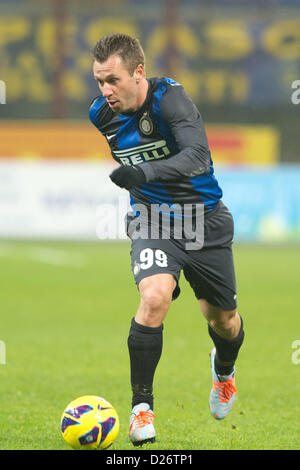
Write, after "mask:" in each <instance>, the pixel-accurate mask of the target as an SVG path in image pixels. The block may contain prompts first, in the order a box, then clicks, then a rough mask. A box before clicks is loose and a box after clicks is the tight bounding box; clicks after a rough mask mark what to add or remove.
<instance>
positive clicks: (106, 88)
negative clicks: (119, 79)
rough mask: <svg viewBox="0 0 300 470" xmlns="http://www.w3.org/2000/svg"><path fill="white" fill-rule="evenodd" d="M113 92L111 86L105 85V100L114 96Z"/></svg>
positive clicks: (103, 88)
mask: <svg viewBox="0 0 300 470" xmlns="http://www.w3.org/2000/svg"><path fill="white" fill-rule="evenodd" d="M112 94H113V92H112V89H111V88H110V86H109V85H106V84H105V85H103V87H102V95H103V96H104V98H109V97H110V96H112Z"/></svg>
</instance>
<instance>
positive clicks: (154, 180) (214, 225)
mask: <svg viewBox="0 0 300 470" xmlns="http://www.w3.org/2000/svg"><path fill="white" fill-rule="evenodd" d="M93 73H94V77H95V79H96V80H97V82H98V84H99V88H100V91H101V94H100V95H99V96H98V97H97V98H95V99H94V101H93V102H92V104H91V107H90V119H91V121H92V122H93V123H94V125H95V126H96V127H97V128H98V129H99V131H100V132H101V133H102V134H103V135H104V136H105V137H106V139H107V142H108V144H109V146H110V149H111V153H112V156H113V158H114V159H115V160H116V161H117V162H118V163H119V164H120V165H119V167H118V168H117V169H115V170H114V171H113V172H112V173H111V175H110V178H111V180H112V181H113V183H115V184H116V185H118V186H119V187H121V188H125V189H127V190H128V191H129V192H130V201H131V205H132V208H133V211H132V213H131V212H130V213H129V214H128V216H127V234H128V236H129V237H130V238H131V243H132V245H131V261H132V272H133V275H134V278H135V281H136V284H137V286H138V290H139V294H140V303H139V306H138V309H137V312H136V314H135V316H134V318H132V321H131V326H130V331H129V337H128V349H129V357H130V371H131V376H130V378H131V387H132V413H131V416H130V429H129V437H130V439H131V441H132V442H133V444H134V445H141V444H143V443H144V442H147V441H152V442H153V441H154V440H155V429H154V414H153V381H154V374H155V370H156V367H157V364H158V362H159V359H160V357H161V353H162V336H163V320H164V318H165V316H166V314H167V312H168V310H169V307H170V304H171V302H172V300H174V299H176V297H178V295H179V293H180V288H179V276H180V273H181V271H183V273H184V276H185V278H186V279H187V280H188V282H189V283H190V285H191V287H192V289H193V291H194V293H195V296H196V299H197V300H198V303H199V306H200V308H201V310H202V313H203V315H204V317H205V318H206V320H207V323H208V333H209V335H210V336H211V338H212V341H213V343H214V348H213V350H212V352H211V355H210V357H211V369H212V389H211V392H210V396H209V405H210V410H211V413H212V415H213V417H214V418H216V419H223V418H225V417H226V416H227V415H228V413H229V412H230V410H231V407H232V405H233V402H234V399H235V396H236V388H235V361H236V359H237V356H238V352H239V349H240V347H241V345H242V342H243V339H244V330H243V322H242V318H241V316H240V315H239V313H238V311H237V302H236V282H235V271H234V263H233V256H232V241H233V219H232V215H231V213H230V211H229V210H228V208H227V207H226V206H225V205H224V204H223V202H222V200H221V198H222V190H221V188H220V186H219V184H218V181H217V179H216V178H215V176H214V169H213V162H212V159H211V155H210V151H209V146H208V142H207V137H206V133H205V129H204V126H203V121H202V118H201V115H200V113H199V111H198V109H197V107H196V106H195V104H194V103H193V101H192V100H191V99H190V97H189V96H188V94H187V93H186V92H185V90H184V88H183V87H182V86H181V85H180V84H178V83H177V82H175V81H174V80H172V79H170V78H147V77H146V75H145V57H144V52H143V49H142V47H141V45H140V42H139V41H138V40H137V39H135V38H132V37H130V36H128V35H125V34H111V35H108V36H105V37H102V38H101V39H100V40H99V41H98V42H97V44H96V46H95V48H94V63H93ZM199 207H200V208H201V209H202V212H201V211H197V208H198V209H199ZM143 208H145V209H146V211H144V210H142V209H143ZM163 208H165V209H168V208H171V209H172V211H171V210H170V211H168V210H164V209H163ZM185 208H192V210H191V211H190V212H189V211H185V210H184V209H185ZM178 209H179V210H178ZM155 214H156V216H157V214H159V218H157V217H156V218H155V217H154V221H153V217H150V216H153V215H155ZM199 214H200V216H199ZM168 217H169V221H170V227H171V228H170V232H169V233H170V236H164V234H165V232H164V228H165V227H164V223H165V220H166V218H168ZM197 217H198V219H199V217H200V220H202V224H201V223H200V224H198V225H199V226H198V228H197V223H198V222H199V220H197ZM149 220H150V221H149ZM178 220H180V221H181V222H182V221H184V222H185V223H186V224H187V226H188V224H189V230H187V231H184V230H183V229H182V226H181V229H178V224H177V226H176V223H177V222H178ZM145 221H146V222H145ZM137 222H140V227H141V226H142V225H143V224H142V222H144V225H143V226H146V227H147V230H148V231H146V232H145V231H144V232H140V233H143V234H144V236H137V230H136V228H137V226H138V224H137ZM147 224H149V225H147ZM172 224H173V225H172ZM153 227H154V228H157V230H156V231H155V230H152V229H153ZM176 227H177V229H176ZM195 227H196V229H195ZM199 227H200V228H199ZM197 230H198V231H200V234H202V237H201V236H200V238H199V237H198V238H197ZM153 232H154V235H153ZM145 233H146V235H145ZM179 233H180V234H181V235H182V236H181V237H180V236H179V235H178V234H179ZM195 233H196V235H195ZM191 234H194V235H195V236H196V241H195V240H194V244H193V243H190V244H188V242H190V240H191V239H192V235H191ZM195 243H196V245H195ZM197 243H198V245H197Z"/></svg>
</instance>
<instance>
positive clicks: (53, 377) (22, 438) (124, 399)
mask: <svg viewBox="0 0 300 470" xmlns="http://www.w3.org/2000/svg"><path fill="white" fill-rule="evenodd" d="M129 248H130V247H129V244H128V243H127V242H126V241H124V242H116V243H106V242H99V243H90V244H88V243H58V242H53V243H51V242H36V243H35V242H4V241H2V242H1V243H0V264H1V269H0V286H1V287H0V305H1V327H0V340H1V344H2V361H1V362H2V363H1V364H0V391H1V393H0V422H1V426H0V449H2V450H3V449H11V450H13V449H26V450H27V449H28V450H29V449H37V450H39V449H41V450H46V449H69V448H68V446H67V444H66V443H65V442H64V441H63V438H62V436H61V433H60V417H61V413H62V411H63V409H64V407H65V406H66V405H67V404H68V403H69V402H70V401H71V400H73V399H74V398H77V397H79V396H81V395H84V394H95V395H100V396H102V397H104V398H106V399H107V400H109V401H110V402H111V403H112V404H113V405H114V406H115V407H116V409H117V411H118V414H119V417H120V423H121V424H120V433H119V436H118V438H117V440H116V441H115V442H114V444H113V445H112V446H111V448H110V449H112V450H121V449H122V450H127V449H132V448H133V447H132V445H131V444H130V442H129V440H128V420H129V412H130V400H131V393H130V383H129V358H128V352H127V336H128V331H129V324H130V320H131V318H132V317H133V316H134V314H135V311H136V308H137V304H138V292H137V289H136V286H135V283H134V280H133V277H132V274H131V270H130V259H129ZM234 255H235V263H236V274H237V284H238V305H239V311H240V313H241V315H242V316H243V318H244V324H245V332H246V336H245V342H244V345H243V348H242V349H241V351H240V355H239V359H238V362H237V374H236V385H237V389H238V398H237V400H236V403H235V405H234V407H233V410H232V412H231V414H230V415H229V417H228V418H227V419H225V420H223V421H215V420H214V419H213V418H212V417H211V416H210V412H209V407H208V395H209V391H210V388H211V372H210V365H209V351H210V349H211V347H212V343H211V339H210V338H209V336H208V333H207V325H206V322H205V320H204V318H203V316H202V314H201V312H200V310H199V308H198V304H197V302H196V299H195V298H194V294H193V292H192V290H191V289H190V287H189V285H188V284H187V283H186V281H185V280H184V277H183V276H182V277H181V290H182V292H181V295H180V297H179V298H178V299H177V300H176V301H175V302H173V304H172V306H171V308H170V311H169V313H168V315H167V318H166V320H165V328H164V346H163V355H162V358H161V361H160V363H159V365H158V369H157V373H156V377H155V383H154V394H155V409H154V411H155V414H156V419H155V427H156V431H157V440H156V442H155V443H154V444H152V445H151V444H147V445H146V446H144V448H145V449H146V450H148V449H153V450H157V449H159V450H162V449H167V450H168V449H170V450H194V449H207V450H208V449H224V450H226V449H233V450H234V449H299V447H300V428H299V414H300V413H299V412H300V405H299V403H300V402H299V388H300V364H297V363H295V361H294V362H293V361H292V354H293V352H295V351H294V350H293V349H292V343H293V342H294V341H295V340H300V315H299V305H300V293H299V292H300V289H299V285H300V269H299V261H300V256H299V247H287V246H283V247H266V246H246V245H239V244H235V245H234ZM3 346H4V350H3ZM4 353H5V355H4ZM299 356H300V355H298V357H299ZM4 362H5V363H4ZM109 451H110V450H108V451H107V452H109Z"/></svg>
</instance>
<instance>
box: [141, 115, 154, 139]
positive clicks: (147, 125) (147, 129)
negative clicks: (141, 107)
mask: <svg viewBox="0 0 300 470" xmlns="http://www.w3.org/2000/svg"><path fill="white" fill-rule="evenodd" d="M139 128H140V131H141V132H142V133H143V134H145V135H150V134H152V132H153V122H152V121H151V119H150V118H149V116H148V115H147V113H144V114H143V116H142V117H141V119H140V120H139Z"/></svg>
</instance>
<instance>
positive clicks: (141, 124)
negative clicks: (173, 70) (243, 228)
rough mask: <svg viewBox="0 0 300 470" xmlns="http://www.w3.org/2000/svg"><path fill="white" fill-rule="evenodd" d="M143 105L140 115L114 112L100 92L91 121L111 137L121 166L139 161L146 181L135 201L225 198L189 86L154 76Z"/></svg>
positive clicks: (209, 204) (133, 194)
mask: <svg viewBox="0 0 300 470" xmlns="http://www.w3.org/2000/svg"><path fill="white" fill-rule="evenodd" d="M147 80H148V84H149V87H148V93H147V97H146V100H145V102H144V103H143V105H142V106H141V107H140V108H139V109H138V110H137V111H136V112H134V113H124V114H121V113H116V112H114V111H112V110H111V109H110V107H109V105H108V104H107V102H106V99H105V98H104V97H103V96H102V95H100V96H98V97H97V98H95V99H94V100H93V102H92V104H91V107H90V112H89V116H90V120H91V121H92V123H93V124H94V125H95V126H96V127H97V128H98V129H99V131H100V132H101V133H102V134H103V135H104V136H105V137H106V139H107V142H108V144H109V146H110V149H111V153H112V156H113V158H114V159H115V160H116V161H117V162H118V163H119V164H120V165H139V167H140V168H141V169H142V170H143V172H144V174H145V177H146V183H144V184H141V185H140V186H138V187H137V186H135V187H133V188H132V189H131V190H130V200H131V204H132V205H133V204H137V203H138V204H145V205H147V206H148V205H150V204H159V205H160V204H164V203H165V204H168V205H170V206H171V205H173V204H180V205H183V204H197V203H198V204H199V203H202V204H204V207H205V212H210V211H211V210H213V209H214V208H215V207H216V205H217V204H218V202H219V200H220V199H221V197H222V190H221V188H220V186H219V184H218V181H217V179H216V178H215V175H214V168H213V162H212V158H211V154H210V150H209V146H208V142H207V136H206V132H205V129H204V125H203V121H202V118H201V115H200V113H199V111H198V109H197V107H196V106H195V104H194V103H193V101H192V100H191V98H190V97H189V96H188V94H187V93H186V92H185V90H184V88H183V87H182V86H181V85H180V84H178V83H177V82H175V81H174V80H172V79H170V78H149V79H147Z"/></svg>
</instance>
